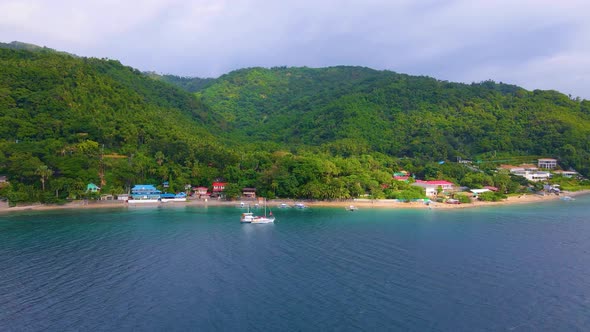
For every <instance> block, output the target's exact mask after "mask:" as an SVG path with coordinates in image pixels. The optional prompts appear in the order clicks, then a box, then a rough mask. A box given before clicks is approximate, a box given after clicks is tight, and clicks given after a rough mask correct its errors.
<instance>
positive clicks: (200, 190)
mask: <svg viewBox="0 0 590 332" xmlns="http://www.w3.org/2000/svg"><path fill="white" fill-rule="evenodd" d="M208 191H209V188H207V187H194V188H193V193H194V194H193V195H194V196H195V197H196V198H209V196H211V194H210V193H209V192H208Z"/></svg>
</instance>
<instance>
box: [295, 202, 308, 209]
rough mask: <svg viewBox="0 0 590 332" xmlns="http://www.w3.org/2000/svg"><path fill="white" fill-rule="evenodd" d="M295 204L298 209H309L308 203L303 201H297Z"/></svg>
mask: <svg viewBox="0 0 590 332" xmlns="http://www.w3.org/2000/svg"><path fill="white" fill-rule="evenodd" d="M293 206H294V207H295V208H297V209H307V205H305V204H303V203H295V205H293Z"/></svg>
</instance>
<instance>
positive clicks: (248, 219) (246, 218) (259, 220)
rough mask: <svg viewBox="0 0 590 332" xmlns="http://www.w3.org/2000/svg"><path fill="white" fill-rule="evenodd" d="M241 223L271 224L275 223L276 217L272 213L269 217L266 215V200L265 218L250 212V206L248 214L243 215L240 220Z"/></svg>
mask: <svg viewBox="0 0 590 332" xmlns="http://www.w3.org/2000/svg"><path fill="white" fill-rule="evenodd" d="M240 222H241V223H246V224H269V223H273V222H275V217H274V216H273V215H272V211H270V213H269V215H268V216H267V215H266V200H265V201H264V216H255V215H254V213H253V212H250V205H248V212H244V213H242V216H241V218H240Z"/></svg>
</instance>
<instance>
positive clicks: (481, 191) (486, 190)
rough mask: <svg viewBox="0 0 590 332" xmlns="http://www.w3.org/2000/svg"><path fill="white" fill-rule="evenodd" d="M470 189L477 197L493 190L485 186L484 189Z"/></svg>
mask: <svg viewBox="0 0 590 332" xmlns="http://www.w3.org/2000/svg"><path fill="white" fill-rule="evenodd" d="M469 191H471V192H472V193H473V197H475V198H477V197H478V196H479V195H480V194H483V193H487V192H491V190H490V189H488V188H483V189H470V190H469Z"/></svg>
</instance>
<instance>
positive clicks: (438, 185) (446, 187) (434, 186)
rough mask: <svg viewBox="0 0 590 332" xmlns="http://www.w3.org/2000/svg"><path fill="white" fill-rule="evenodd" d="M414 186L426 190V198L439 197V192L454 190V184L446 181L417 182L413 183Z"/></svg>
mask: <svg viewBox="0 0 590 332" xmlns="http://www.w3.org/2000/svg"><path fill="white" fill-rule="evenodd" d="M412 185H413V186H418V187H422V188H424V191H425V193H426V196H436V195H438V191H439V190H442V191H444V192H449V191H452V190H453V189H454V184H453V183H452V182H449V181H444V180H432V181H423V180H416V182H414V183H412Z"/></svg>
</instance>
